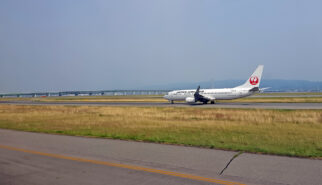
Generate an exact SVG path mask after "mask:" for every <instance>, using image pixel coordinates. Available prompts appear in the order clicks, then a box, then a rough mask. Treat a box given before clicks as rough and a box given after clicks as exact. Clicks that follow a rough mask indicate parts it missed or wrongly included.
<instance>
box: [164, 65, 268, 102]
mask: <svg viewBox="0 0 322 185" xmlns="http://www.w3.org/2000/svg"><path fill="white" fill-rule="evenodd" d="M263 69H264V66H263V65H259V66H258V67H257V68H256V70H255V71H254V73H253V74H252V75H251V76H250V77H249V78H248V79H247V80H246V82H245V83H244V84H243V85H240V86H237V87H234V88H224V89H200V86H198V88H197V90H194V89H189V90H174V91H171V92H169V93H168V94H166V95H165V96H164V98H165V99H167V100H169V102H170V103H171V104H173V103H174V101H186V102H187V103H189V104H195V103H197V102H202V103H203V104H207V103H208V102H211V104H214V103H215V100H232V99H237V98H243V97H247V96H250V95H253V94H255V93H258V92H261V91H263V90H265V89H268V88H262V89H260V88H259V84H260V81H261V77H262V73H263Z"/></svg>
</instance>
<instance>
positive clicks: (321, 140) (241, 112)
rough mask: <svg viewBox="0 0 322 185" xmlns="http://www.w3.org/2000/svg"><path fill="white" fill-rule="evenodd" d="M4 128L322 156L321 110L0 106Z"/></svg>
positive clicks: (1, 126)
mask: <svg viewBox="0 0 322 185" xmlns="http://www.w3.org/2000/svg"><path fill="white" fill-rule="evenodd" d="M0 128H6V129H16V130H25V131H33V132H44V133H56V134H67V135H78V136H93V137H103V138H113V139H125V140H136V141H147V142H157V143H170V144H179V145H187V146H198V147H207V148H218V149H227V150H237V151H247V152H255V153H266V154H278V155H287V156H300V157H314V158H320V159H321V158H322V110H263V109H260V110H258V109H213V108H204V109H199V108H193V107H188V108H178V107H95V106H90V107H88V106H30V105H0Z"/></svg>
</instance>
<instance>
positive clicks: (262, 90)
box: [259, 87, 271, 92]
mask: <svg viewBox="0 0 322 185" xmlns="http://www.w3.org/2000/svg"><path fill="white" fill-rule="evenodd" d="M270 88H271V87H264V88H260V89H259V92H264V91H265V90H266V89H270Z"/></svg>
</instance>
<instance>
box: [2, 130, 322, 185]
mask: <svg viewBox="0 0 322 185" xmlns="http://www.w3.org/2000/svg"><path fill="white" fill-rule="evenodd" d="M236 154H238V153H237V152H233V151H221V150H212V149H202V148H195V147H183V146H173V145H161V144H152V143H142V142H130V141H120V140H110V139H96V138H85V137H75V136H62V135H49V134H40V133H30V132H20V131H11V130H5V129H0V184H17V185H19V184H24V185H25V184H27V185H28V184H30V185H31V184H32V185H37V184H49V185H51V184H55V185H56V184H69V185H74V184H94V185H96V184H113V185H114V184H115V185H121V184H132V185H139V184H140V185H141V184H147V185H149V184H156V185H158V184H160V185H161V184H169V185H171V184H175V185H177V184H179V185H180V184H200V185H203V184H223V185H241V184H262V185H268V184H273V185H274V184H276V185H283V184H295V185H299V184H307V185H310V184H312V185H313V184H319V183H320V182H321V181H322V177H321V175H320V174H321V172H322V160H312V159H300V158H289V157H280V156H269V155H256V154H247V153H243V154H239V155H236ZM234 156H235V157H234Z"/></svg>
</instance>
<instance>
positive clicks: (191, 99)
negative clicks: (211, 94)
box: [186, 97, 196, 103]
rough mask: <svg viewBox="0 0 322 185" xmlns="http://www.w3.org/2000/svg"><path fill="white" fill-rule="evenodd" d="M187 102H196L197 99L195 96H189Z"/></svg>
mask: <svg viewBox="0 0 322 185" xmlns="http://www.w3.org/2000/svg"><path fill="white" fill-rule="evenodd" d="M186 102H187V103H195V102H196V100H195V98H194V97H187V98H186Z"/></svg>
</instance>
